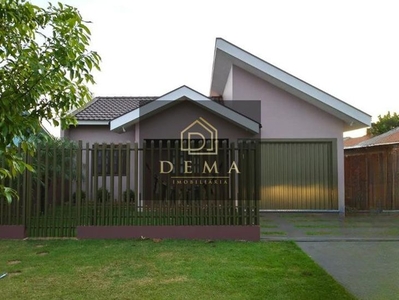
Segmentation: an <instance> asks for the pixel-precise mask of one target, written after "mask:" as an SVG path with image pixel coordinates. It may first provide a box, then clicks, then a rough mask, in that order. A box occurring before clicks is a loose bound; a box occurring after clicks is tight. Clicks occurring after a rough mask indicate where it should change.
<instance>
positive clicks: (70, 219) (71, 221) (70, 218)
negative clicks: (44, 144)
mask: <svg viewBox="0 0 399 300" xmlns="http://www.w3.org/2000/svg"><path fill="white" fill-rule="evenodd" d="M68 152H69V171H68V173H69V178H68V194H69V197H68V198H69V199H68V227H67V236H68V237H71V236H73V235H74V227H73V224H74V218H73V216H72V183H73V178H74V174H73V167H74V164H73V162H74V160H75V157H74V149H73V147H69V151H68Z"/></svg>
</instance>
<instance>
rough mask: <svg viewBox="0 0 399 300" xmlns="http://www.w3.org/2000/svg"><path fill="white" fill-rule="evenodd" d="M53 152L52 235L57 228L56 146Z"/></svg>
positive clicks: (56, 233) (56, 232) (55, 234)
mask: <svg viewBox="0 0 399 300" xmlns="http://www.w3.org/2000/svg"><path fill="white" fill-rule="evenodd" d="M52 153H53V175H52V181H51V182H52V189H53V190H52V192H53V196H52V197H53V199H52V201H51V208H52V209H51V211H52V224H53V226H52V231H51V234H52V236H58V228H57V226H56V220H57V219H56V214H57V193H56V192H57V179H58V178H57V171H56V169H57V147H55V145H54V147H53V149H52Z"/></svg>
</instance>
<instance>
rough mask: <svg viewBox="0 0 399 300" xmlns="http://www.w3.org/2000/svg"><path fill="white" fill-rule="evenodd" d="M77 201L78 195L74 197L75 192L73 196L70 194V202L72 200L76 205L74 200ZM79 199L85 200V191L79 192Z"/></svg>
mask: <svg viewBox="0 0 399 300" xmlns="http://www.w3.org/2000/svg"><path fill="white" fill-rule="evenodd" d="M77 199H78V195H76V192H74V193H73V194H72V200H73V203H76V200H77ZM80 199H81V200H86V192H85V191H81V192H80Z"/></svg>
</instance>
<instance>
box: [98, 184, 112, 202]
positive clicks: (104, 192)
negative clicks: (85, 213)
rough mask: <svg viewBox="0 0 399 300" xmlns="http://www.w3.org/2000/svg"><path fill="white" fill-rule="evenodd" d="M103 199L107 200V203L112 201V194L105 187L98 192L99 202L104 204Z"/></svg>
mask: <svg viewBox="0 0 399 300" xmlns="http://www.w3.org/2000/svg"><path fill="white" fill-rule="evenodd" d="M104 196H105V197H104ZM103 199H105V201H108V200H110V199H111V193H110V192H109V191H108V190H107V189H106V188H105V187H104V188H103V187H100V188H99V189H98V190H97V200H98V201H99V202H103Z"/></svg>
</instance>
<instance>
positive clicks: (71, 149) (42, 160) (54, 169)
mask: <svg viewBox="0 0 399 300" xmlns="http://www.w3.org/2000/svg"><path fill="white" fill-rule="evenodd" d="M32 144H33V145H34V149H35V155H34V156H32V157H30V158H29V159H30V161H29V163H30V165H31V166H32V167H33V169H34V170H35V173H34V174H33V180H34V181H35V180H36V179H38V180H40V181H41V182H42V184H44V176H45V171H46V165H47V172H48V173H49V174H50V176H49V180H51V179H56V178H60V177H61V175H63V176H64V179H66V180H75V179H76V178H77V172H76V171H77V166H76V164H77V161H76V158H77V156H76V150H77V149H78V144H77V143H76V142H75V141H71V140H68V139H65V138H54V137H46V138H35V139H32ZM82 176H83V174H82Z"/></svg>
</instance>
